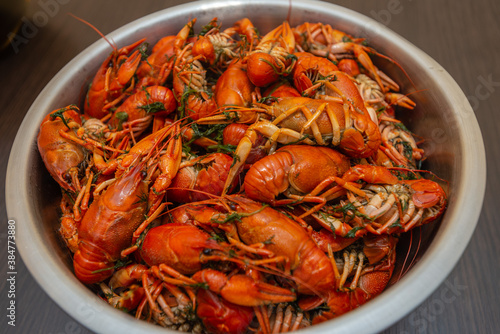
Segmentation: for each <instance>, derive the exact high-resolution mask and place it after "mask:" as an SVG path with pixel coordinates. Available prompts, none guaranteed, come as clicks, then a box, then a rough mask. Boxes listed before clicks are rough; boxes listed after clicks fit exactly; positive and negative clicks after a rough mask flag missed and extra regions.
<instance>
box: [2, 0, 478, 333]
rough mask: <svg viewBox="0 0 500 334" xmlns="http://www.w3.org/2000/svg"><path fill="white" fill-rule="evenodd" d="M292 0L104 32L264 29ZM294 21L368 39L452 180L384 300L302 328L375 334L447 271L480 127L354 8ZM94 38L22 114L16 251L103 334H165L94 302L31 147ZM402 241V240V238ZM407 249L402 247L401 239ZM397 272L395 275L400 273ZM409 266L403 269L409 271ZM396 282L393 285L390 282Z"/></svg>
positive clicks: (68, 94)
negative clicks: (215, 23)
mask: <svg viewBox="0 0 500 334" xmlns="http://www.w3.org/2000/svg"><path fill="white" fill-rule="evenodd" d="M289 4H290V2H289V1H288V0H282V1H279V0H258V1H251V2H243V1H204V2H195V3H189V4H185V5H181V6H177V7H173V8H168V9H165V10H163V11H160V12H157V13H154V14H151V15H148V16H146V17H144V18H142V19H139V20H137V21H134V22H132V23H130V24H128V25H126V26H124V27H122V28H121V29H118V30H116V31H115V32H113V33H112V34H110V35H109V37H111V38H112V39H113V40H114V41H115V42H116V44H117V45H119V46H123V45H127V44H129V43H131V42H133V41H136V40H138V39H140V38H143V37H147V38H148V41H149V42H150V43H154V42H155V41H157V40H158V39H160V38H161V37H163V36H165V35H169V34H175V33H177V31H178V30H179V29H180V28H181V27H182V26H183V25H184V24H186V23H187V21H188V19H189V18H193V17H197V18H198V22H199V23H198V24H203V23H204V22H209V21H210V20H211V19H212V18H213V17H216V16H217V17H219V19H220V21H221V22H222V23H223V24H224V23H225V24H226V25H228V26H229V25H232V24H233V23H234V22H235V21H236V20H238V19H240V18H243V17H249V18H250V19H251V20H252V21H253V23H254V24H255V26H257V27H258V28H259V29H260V31H261V32H263V33H265V32H267V31H269V30H270V29H271V28H274V27H275V26H277V25H279V24H281V23H282V22H283V21H284V20H286V19H287V15H288V11H289ZM289 20H290V24H291V25H292V26H295V25H297V24H300V23H302V22H306V21H308V22H323V23H329V24H331V25H332V26H334V27H335V28H337V29H339V30H343V31H345V32H347V33H349V34H351V35H354V36H359V37H365V38H366V40H367V41H368V43H369V44H370V45H371V46H373V47H374V48H375V49H377V50H378V51H379V52H381V53H382V54H386V55H388V56H390V57H391V58H393V59H394V60H396V61H397V62H398V63H399V64H401V66H402V67H403V68H404V69H405V70H406V71H407V73H408V75H409V77H410V78H411V79H412V80H413V84H411V83H410V81H409V80H408V78H407V77H406V76H405V75H404V74H403V73H402V72H401V71H400V70H399V69H398V67H397V66H395V65H394V64H391V63H389V62H383V61H382V60H381V62H380V63H378V66H380V67H381V68H383V70H384V71H386V72H387V73H389V75H390V76H392V77H393V78H395V79H396V81H398V82H399V83H402V89H403V91H404V92H412V91H416V90H423V92H420V93H418V94H415V95H412V98H413V99H414V100H415V101H416V102H417V105H418V107H417V108H416V109H415V110H414V111H412V112H407V113H404V114H403V115H401V116H402V117H403V118H404V121H405V124H407V125H408V126H409V127H410V129H411V130H412V131H413V132H415V133H417V134H418V135H420V136H422V137H423V138H425V147H424V148H425V149H426V150H427V153H428V154H429V158H428V160H427V161H426V165H425V166H424V167H425V168H426V169H429V170H431V171H433V172H434V173H435V174H437V175H438V176H439V177H441V178H443V179H445V180H447V181H449V187H448V189H447V190H448V192H449V205H448V210H447V211H446V213H445V215H444V217H443V219H442V221H441V222H440V224H434V225H432V227H428V228H424V229H423V232H422V233H423V239H422V243H421V246H420V248H419V250H418V251H417V252H416V253H415V254H414V255H415V259H416V260H415V261H413V262H414V265H413V266H412V268H411V269H410V270H408V272H407V273H406V274H405V275H404V276H402V277H401V279H399V280H398V279H396V280H394V282H392V283H391V286H390V287H389V288H388V289H387V290H386V291H385V292H384V293H382V294H381V295H380V296H378V297H377V298H375V299H374V300H372V301H370V302H368V303H366V304H365V305H363V306H361V307H360V308H358V309H356V310H354V311H352V312H350V313H348V314H346V315H343V316H341V317H339V318H337V319H333V320H330V321H327V322H325V323H322V324H319V325H316V326H313V327H311V328H308V329H305V330H303V332H304V333H306V332H308V333H312V332H315V333H318V332H321V333H323V332H325V333H326V332H335V333H360V334H361V333H375V332H379V331H381V330H383V329H385V328H387V327H389V326H390V325H392V324H393V323H395V322H396V321H398V320H400V319H401V318H402V317H404V316H405V315H407V314H408V313H409V312H410V311H412V310H413V309H415V308H416V307H417V306H418V305H419V304H420V303H421V302H423V301H424V300H425V299H426V298H427V297H428V296H429V295H430V294H431V293H432V292H433V291H434V290H435V289H436V288H437V287H438V286H439V285H440V284H441V283H442V282H443V281H444V279H445V278H446V277H447V275H448V274H449V273H450V271H451V270H452V269H453V267H454V266H455V264H456V263H457V261H458V259H459V258H460V256H461V255H462V253H463V251H464V249H465V247H466V246H467V243H468V242H469V239H470V237H471V236H472V233H473V231H474V229H475V226H476V223H477V220H478V217H479V212H480V209H481V206H482V201H483V197H484V190H485V183H486V163H485V153H484V146H483V141H482V137H481V132H480V130H479V126H478V124H477V121H476V118H475V116H474V113H473V111H472V108H471V106H470V104H469V103H468V101H467V99H466V97H465V95H464V94H463V92H462V91H461V90H460V88H459V86H458V85H457V84H456V82H455V81H454V80H453V79H452V78H451V76H450V75H449V74H448V73H447V72H446V71H445V70H444V69H443V67H441V66H440V65H439V64H438V63H436V62H435V61H434V60H433V59H431V58H430V57H429V56H428V55H426V54H425V53H423V52H422V51H421V50H419V49H417V48H416V47H415V46H414V45H412V44H411V43H409V42H408V41H406V40H405V39H403V38H402V37H400V36H398V35H397V34H395V33H394V32H392V31H391V30H389V29H388V28H386V27H385V26H383V25H381V24H380V23H378V22H376V21H374V20H372V19H370V18H368V17H366V16H363V15H361V14H358V13H356V12H353V11H351V10H348V9H345V8H342V7H339V6H336V5H332V4H328V3H323V2H316V1H293V2H292V9H291V13H290V17H289ZM109 52H110V48H109V45H108V44H107V43H106V42H105V41H104V40H100V41H98V42H96V43H94V44H93V45H92V46H90V47H89V48H87V49H86V50H85V51H83V52H82V53H81V54H80V55H78V56H77V57H76V58H75V59H73V60H72V61H71V62H70V63H69V64H68V65H66V66H65V67H64V68H63V69H62V70H61V71H60V72H59V73H58V74H57V75H56V76H55V77H54V78H53V79H52V80H51V81H50V82H49V84H48V85H47V86H46V87H45V89H44V90H43V91H42V92H41V93H40V95H39V96H38V98H37V99H36V101H35V102H34V103H33V105H32V106H31V108H30V110H29V111H28V113H27V115H26V117H25V119H24V122H23V123H22V125H21V128H20V129H19V132H18V135H17V137H16V140H15V142H14V145H13V148H12V151H11V155H10V159H9V165H8V170H7V184H6V199H7V211H8V215H9V217H11V218H12V219H15V220H16V221H17V222H19V224H18V225H17V226H18V231H17V232H18V234H17V237H18V247H19V252H20V253H21V256H22V258H23V260H24V262H25V263H26V265H27V267H28V269H29V270H30V272H31V274H32V275H33V276H34V277H35V279H36V280H37V281H38V283H39V284H40V286H41V287H42V288H43V289H44V290H45V291H46V292H47V294H48V295H49V296H50V297H51V298H52V299H53V300H54V301H55V302H56V303H58V304H59V306H60V307H61V308H62V309H64V310H65V311H66V312H67V313H68V314H70V315H71V316H72V317H73V318H75V319H76V320H77V321H79V322H80V323H81V324H83V325H84V326H86V327H88V328H89V329H91V330H93V331H96V332H101V333H108V332H109V333H111V332H113V333H116V332H127V333H140V332H146V331H147V332H149V333H165V332H169V331H168V330H165V329H163V328H160V327H157V326H154V325H151V324H148V323H146V322H144V321H137V320H136V319H135V318H133V317H132V316H130V315H127V314H125V313H123V312H121V311H119V310H116V309H114V308H112V307H110V306H109V305H107V304H106V303H105V302H103V301H102V300H100V299H99V298H98V297H97V296H96V295H95V294H94V292H92V291H91V290H90V289H88V288H87V287H86V286H84V285H83V284H81V283H80V282H79V281H78V280H77V279H76V278H75V276H74V274H73V270H72V261H71V259H70V256H69V254H68V252H67V250H66V249H65V247H64V245H62V244H61V242H60V240H59V238H58V237H57V235H56V229H57V227H58V224H59V222H58V217H57V213H56V212H57V207H58V201H59V199H60V192H59V189H58V186H57V184H56V183H55V182H54V181H52V180H51V178H50V176H49V174H48V173H47V172H46V170H45V168H44V165H43V162H42V160H41V158H40V155H39V153H38V150H37V146H36V136H37V133H38V129H39V124H40V122H41V121H42V119H43V117H44V116H45V115H46V114H47V113H48V112H50V111H52V110H54V109H56V108H60V107H62V106H65V105H68V104H71V103H77V102H78V101H81V91H82V87H85V85H86V84H87V82H85V80H86V78H89V77H92V76H93V73H95V71H96V70H97V68H98V66H99V65H100V63H101V62H102V61H103V60H104V59H105V58H106V56H107V55H108V54H109ZM403 244H404V243H403ZM406 246H408V245H406ZM398 271H401V268H400V267H398V268H397V269H396V273H395V275H394V276H397V278H399V274H398ZM405 271H406V270H405ZM396 281H397V282H396Z"/></svg>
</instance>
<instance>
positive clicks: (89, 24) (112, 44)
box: [68, 13, 118, 51]
mask: <svg viewBox="0 0 500 334" xmlns="http://www.w3.org/2000/svg"><path fill="white" fill-rule="evenodd" d="M68 15H70V16H72V17H73V18H75V19H77V20H78V21H80V22H83V23H85V24H86V25H88V26H89V27H91V28H92V29H94V31H95V32H97V33H98V34H99V36H101V37H102V38H103V39H104V40H105V41H106V42H108V44H109V45H111V47H112V48H113V50H115V51H116V50H117V49H118V48H117V46H116V45H115V43H114V42H112V41H110V40H109V39H107V38H106V36H104V34H103V33H102V32H100V31H99V29H97V28H96V27H95V26H94V25H93V24H92V23H90V22H88V21H86V20H84V19H82V18H80V17H78V16H76V15H74V14H72V13H68Z"/></svg>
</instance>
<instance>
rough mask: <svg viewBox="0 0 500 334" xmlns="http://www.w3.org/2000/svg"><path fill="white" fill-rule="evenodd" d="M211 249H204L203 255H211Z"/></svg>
mask: <svg viewBox="0 0 500 334" xmlns="http://www.w3.org/2000/svg"><path fill="white" fill-rule="evenodd" d="M212 251H213V249H209V248H205V249H204V250H203V255H210V254H212Z"/></svg>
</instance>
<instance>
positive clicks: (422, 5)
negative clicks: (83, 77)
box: [0, 0, 500, 334]
mask: <svg viewBox="0 0 500 334" xmlns="http://www.w3.org/2000/svg"><path fill="white" fill-rule="evenodd" d="M183 2H185V1H179V0H176V1H174V0H164V1H133V0H127V1H123V0H112V1H111V0H108V1H97V0H92V1H76V0H69V1H68V0H64V1H63V0H50V1H49V0H46V1H31V3H30V5H29V8H28V12H27V13H26V14H25V18H26V19H27V20H30V22H32V23H33V22H34V23H38V25H39V27H37V29H36V30H32V31H29V37H28V38H27V39H26V40H25V41H23V42H25V43H21V44H20V45H19V49H18V50H14V48H13V47H12V45H10V46H8V48H7V50H6V51H5V52H3V53H2V54H1V55H0V87H1V88H0V157H1V159H0V175H1V176H0V222H1V223H0V226H1V230H0V268H1V269H0V287H1V292H0V319H1V320H0V326H1V327H0V332H2V333H5V332H7V333H89V331H88V330H87V329H86V328H84V327H82V326H81V325H79V324H78V323H77V322H76V321H75V320H73V319H72V318H71V317H69V316H68V315H67V314H66V313H65V312H64V311H63V310H61V309H60V308H59V307H58V306H57V305H56V304H55V303H54V302H53V301H52V300H51V299H49V297H48V296H47V295H46V294H45V293H44V292H43V290H42V289H41V288H40V287H39V286H38V285H37V283H36V282H35V281H34V279H33V278H32V277H31V275H30V274H29V272H28V271H27V269H26V268H25V267H24V265H23V263H22V261H21V259H20V258H19V257H18V258H17V272H18V274H17V282H16V305H17V310H16V311H17V312H16V327H15V328H13V327H11V326H8V325H7V320H8V319H7V317H6V315H7V311H6V308H7V306H8V305H7V303H8V298H7V292H8V291H7V290H8V289H7V284H6V278H7V277H6V273H7V271H8V270H7V264H6V261H7V233H6V232H7V221H8V217H7V213H6V209H5V176H4V175H5V171H6V167H7V160H8V154H9V152H10V149H11V145H12V143H13V141H14V138H15V135H16V132H17V129H18V127H19V125H20V124H21V121H22V120H23V117H24V115H25V113H26V112H27V110H28V108H29V107H30V105H31V103H32V102H33V101H34V99H35V98H36V96H37V95H38V94H39V93H40V91H41V90H42V89H43V87H44V86H45V85H46V84H47V83H48V81H49V80H50V79H51V78H52V77H53V76H54V75H55V74H56V73H57V72H58V71H59V70H60V69H61V68H62V67H63V66H64V65H65V64H66V63H67V62H68V61H70V60H71V59H72V58H73V57H74V56H76V55H77V54H78V53H79V52H80V51H82V50H83V49H85V48H86V47H87V46H88V45H90V44H91V43H93V42H94V41H96V40H97V39H98V36H97V35H96V34H95V33H94V32H93V31H91V30H90V29H89V28H87V27H86V26H83V25H82V24H81V23H79V22H76V21H75V20H74V19H73V18H71V17H69V16H68V15H66V13H67V12H71V13H73V14H75V15H77V16H79V17H82V18H85V19H87V20H89V21H91V22H92V23H93V24H94V25H96V26H97V27H98V28H99V29H100V30H101V31H102V32H103V33H109V32H111V31H113V30H115V29H116V28H119V27H120V26H122V25H124V24H126V23H128V22H130V21H132V20H134V19H136V18H139V17H142V16H144V15H147V14H149V13H152V12H155V11H157V10H160V9H163V8H166V7H171V6H174V5H176V4H179V3H183ZM330 2H333V3H337V4H340V5H342V6H345V7H348V8H351V9H354V10H356V11H358V12H361V13H363V14H365V15H367V16H369V17H372V18H374V19H376V20H378V21H380V22H381V23H383V24H385V25H387V26H388V27H389V28H391V29H393V30H394V31H396V32H397V33H399V34H400V35H402V36H403V37H405V38H406V39H408V40H409V41H410V42H412V43H413V44H415V45H416V46H417V47H419V48H421V49H422V50H423V51H424V52H426V53H427V54H429V55H430V56H431V57H433V58H434V59H435V60H436V61H437V62H439V63H440V64H441V65H442V66H443V67H444V68H445V69H446V70H447V71H448V72H449V73H450V74H451V75H452V76H453V77H454V79H455V80H456V81H457V82H458V84H459V85H460V87H461V88H462V90H463V91H464V92H465V95H466V96H468V97H469V99H470V102H471V104H472V106H473V109H474V111H475V114H476V117H477V119H478V121H479V125H480V127H481V130H482V133H483V138H484V142H485V147H486V156H487V162H488V184H487V187H486V196H485V201H484V205H483V210H482V213H481V216H480V219H479V224H478V227H477V229H476V231H475V234H474V235H473V237H472V240H471V242H470V244H469V245H468V247H467V249H466V251H465V253H464V255H463V257H462V258H461V260H460V261H459V262H458V264H457V266H456V267H455V269H454V270H453V271H452V273H451V274H450V276H449V277H448V278H447V279H446V281H445V282H444V283H443V284H442V285H441V286H440V287H439V288H438V290H437V291H435V292H434V293H433V294H432V295H431V296H430V297H429V298H428V299H427V300H426V301H425V302H424V303H423V304H422V305H420V306H419V307H418V308H416V309H415V310H414V311H413V312H412V313H410V314H409V315H408V316H407V317H406V318H404V319H402V320H401V321H399V322H398V323H396V324H394V325H393V326H392V327H390V328H388V329H387V330H386V331H385V332H384V333H387V334H389V333H390V334H395V333H496V332H498V331H499V330H500V317H499V315H500V302H499V300H500V293H499V291H500V289H499V284H498V277H499V276H500V265H499V263H500V261H499V260H498V254H500V242H499V239H500V219H499V218H498V216H499V213H498V203H499V200H498V197H499V196H500V192H499V190H498V189H500V176H499V173H500V149H499V148H498V144H499V142H500V136H499V132H500V110H499V106H500V94H499V92H500V61H499V60H500V20H498V17H499V16H500V2H499V1H497V0H462V1H454V0H440V1H435V0H418V1H412V0H399V1H398V0H388V1H387V0H381V1H374V0H372V1H362V0H343V1H340V0H339V1H330ZM42 4H51V5H50V6H48V5H47V6H43V5H42ZM54 4H55V6H54ZM42 13H45V15H42ZM45 19H46V20H45ZM2 34H3V32H2ZM3 36H4V35H2V36H0V37H3Z"/></svg>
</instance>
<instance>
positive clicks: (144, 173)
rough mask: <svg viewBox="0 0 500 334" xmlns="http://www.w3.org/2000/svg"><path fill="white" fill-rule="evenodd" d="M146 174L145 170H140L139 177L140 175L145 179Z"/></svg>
mask: <svg viewBox="0 0 500 334" xmlns="http://www.w3.org/2000/svg"><path fill="white" fill-rule="evenodd" d="M146 176H148V173H146V172H145V171H142V172H141V177H142V178H143V179H145V178H146Z"/></svg>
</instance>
